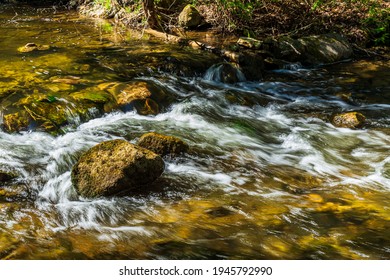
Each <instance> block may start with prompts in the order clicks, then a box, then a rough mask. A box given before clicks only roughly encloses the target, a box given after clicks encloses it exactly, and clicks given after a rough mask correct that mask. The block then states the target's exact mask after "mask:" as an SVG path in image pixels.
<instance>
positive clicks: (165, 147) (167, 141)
mask: <svg viewBox="0 0 390 280" xmlns="http://www.w3.org/2000/svg"><path fill="white" fill-rule="evenodd" d="M137 144H138V146H140V147H143V148H145V149H148V150H151V151H153V152H155V153H156V154H158V155H160V156H165V155H178V154H181V153H185V152H187V151H188V148H189V147H188V145H187V144H186V143H185V142H184V141H183V140H181V139H180V138H177V137H174V136H166V135H162V134H158V133H155V132H150V133H146V134H144V135H142V136H141V138H140V139H139V140H138V142H137Z"/></svg>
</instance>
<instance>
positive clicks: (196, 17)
mask: <svg viewBox="0 0 390 280" xmlns="http://www.w3.org/2000/svg"><path fill="white" fill-rule="evenodd" d="M202 20H203V19H202V16H201V15H200V13H199V11H198V10H197V9H196V8H195V7H194V6H192V5H190V4H188V5H187V6H185V7H184V9H183V11H181V13H180V14H179V19H178V23H179V25H180V26H182V27H185V28H190V29H191V28H196V27H197V26H199V25H200V24H201V23H202Z"/></svg>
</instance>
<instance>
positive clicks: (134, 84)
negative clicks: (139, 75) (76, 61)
mask: <svg viewBox="0 0 390 280" xmlns="http://www.w3.org/2000/svg"><path fill="white" fill-rule="evenodd" d="M98 88H99V89H100V90H104V91H106V92H108V93H110V94H111V96H112V100H113V102H109V103H107V104H106V105H105V106H104V110H105V111H106V112H110V111H112V110H114V109H120V110H122V111H125V112H126V111H129V110H132V109H133V108H135V109H136V111H137V113H138V114H140V115H157V114H159V113H160V112H161V111H162V110H163V109H164V108H165V107H166V106H169V105H170V104H171V103H172V102H173V101H175V97H174V96H173V94H170V93H168V92H166V91H165V90H163V89H162V88H160V87H159V86H157V85H155V84H152V83H148V82H145V81H131V82H128V83H118V82H112V83H103V84H100V85H99V86H98Z"/></svg>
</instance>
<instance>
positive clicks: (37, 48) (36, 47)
mask: <svg viewBox="0 0 390 280" xmlns="http://www.w3.org/2000/svg"><path fill="white" fill-rule="evenodd" d="M49 49H50V46H49V45H38V44H35V43H27V44H26V45H24V46H23V47H19V48H18V52H21V53H28V52H33V51H46V50H49Z"/></svg>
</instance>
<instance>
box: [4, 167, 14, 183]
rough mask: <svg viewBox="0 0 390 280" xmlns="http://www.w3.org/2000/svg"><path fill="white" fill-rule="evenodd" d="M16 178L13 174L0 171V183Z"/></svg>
mask: <svg viewBox="0 0 390 280" xmlns="http://www.w3.org/2000/svg"><path fill="white" fill-rule="evenodd" d="M16 177H17V175H16V174H15V173H13V172H10V171H4V170H0V183H4V182H8V181H11V180H13V179H15V178H16Z"/></svg>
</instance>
